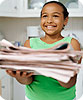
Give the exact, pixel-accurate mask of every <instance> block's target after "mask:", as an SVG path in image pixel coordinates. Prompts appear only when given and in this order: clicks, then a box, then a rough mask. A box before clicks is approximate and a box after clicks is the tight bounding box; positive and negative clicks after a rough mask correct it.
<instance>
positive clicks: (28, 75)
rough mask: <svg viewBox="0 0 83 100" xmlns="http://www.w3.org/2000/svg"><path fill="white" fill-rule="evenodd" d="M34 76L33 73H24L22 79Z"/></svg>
mask: <svg viewBox="0 0 83 100" xmlns="http://www.w3.org/2000/svg"><path fill="white" fill-rule="evenodd" d="M32 75H33V72H30V73H28V72H23V74H22V77H27V78H28V77H30V76H32Z"/></svg>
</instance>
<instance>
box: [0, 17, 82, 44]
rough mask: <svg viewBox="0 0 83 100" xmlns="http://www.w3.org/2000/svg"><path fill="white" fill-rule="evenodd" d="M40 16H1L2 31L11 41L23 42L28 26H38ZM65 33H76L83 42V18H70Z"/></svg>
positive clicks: (0, 26) (0, 27) (0, 28)
mask: <svg viewBox="0 0 83 100" xmlns="http://www.w3.org/2000/svg"><path fill="white" fill-rule="evenodd" d="M39 24H40V18H0V32H2V33H3V34H4V36H5V38H6V39H7V40H9V41H14V40H18V41H21V42H22V43H24V42H25V40H26V33H27V26H37V25H39ZM62 33H63V35H65V36H66V35H68V34H71V33H75V34H76V35H77V36H78V37H79V39H80V42H81V44H83V39H82V37H83V18H69V22H68V25H67V27H65V30H64V31H63V32H62Z"/></svg>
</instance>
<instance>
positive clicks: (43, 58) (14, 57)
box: [0, 39, 83, 83]
mask: <svg viewBox="0 0 83 100" xmlns="http://www.w3.org/2000/svg"><path fill="white" fill-rule="evenodd" d="M0 46H1V49H0V68H1V69H11V70H13V71H16V70H21V71H27V72H34V75H44V76H47V77H52V78H54V79H57V80H59V81H62V82H64V83H67V82H68V81H69V80H70V78H71V77H73V76H74V75H76V74H77V73H78V72H79V69H80V68H82V66H83V65H82V64H78V61H79V59H80V58H81V56H82V55H83V51H74V50H73V49H72V47H71V45H70V44H68V43H66V42H65V43H59V44H58V45H55V46H54V47H52V48H49V49H41V50H34V49H31V48H26V47H22V46H20V47H16V46H14V45H13V44H11V43H10V42H9V41H7V40H5V39H3V40H2V41H0Z"/></svg>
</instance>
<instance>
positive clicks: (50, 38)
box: [41, 34, 64, 44]
mask: <svg viewBox="0 0 83 100" xmlns="http://www.w3.org/2000/svg"><path fill="white" fill-rule="evenodd" d="M63 38H64V37H63V36H61V35H60V34H59V35H57V36H49V35H45V37H43V38H41V40H42V41H44V42H46V43H48V44H52V43H54V42H57V41H59V40H61V39H63Z"/></svg>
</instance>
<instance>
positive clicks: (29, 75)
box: [26, 72, 34, 77]
mask: <svg viewBox="0 0 83 100" xmlns="http://www.w3.org/2000/svg"><path fill="white" fill-rule="evenodd" d="M32 75H34V72H30V73H28V74H27V75H26V76H27V77H31V76H32Z"/></svg>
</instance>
